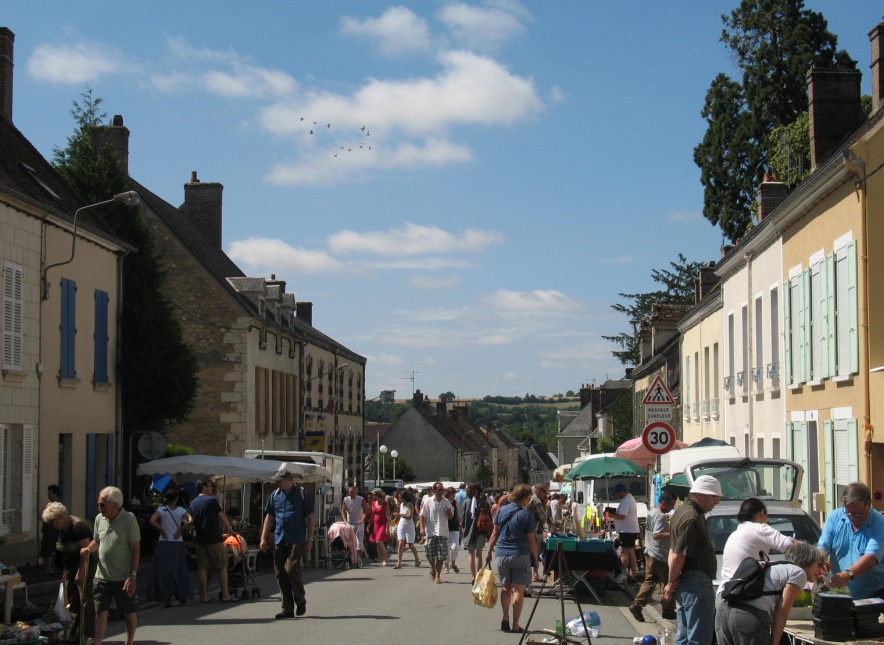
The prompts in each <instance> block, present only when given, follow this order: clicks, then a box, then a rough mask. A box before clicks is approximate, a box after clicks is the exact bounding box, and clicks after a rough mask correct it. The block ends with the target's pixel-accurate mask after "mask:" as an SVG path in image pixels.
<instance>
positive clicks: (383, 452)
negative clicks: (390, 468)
mask: <svg viewBox="0 0 884 645" xmlns="http://www.w3.org/2000/svg"><path fill="white" fill-rule="evenodd" d="M378 450H380V451H381V455H382V456H381V459H382V460H383V461H381V476H380V477H378V481H377V484H378V486H380V482H381V480H382V479H383V478H384V473H385V472H387V446H381V447H380V448H378Z"/></svg>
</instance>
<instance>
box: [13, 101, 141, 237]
mask: <svg viewBox="0 0 884 645" xmlns="http://www.w3.org/2000/svg"><path fill="white" fill-rule="evenodd" d="M0 191H2V192H4V193H6V194H8V195H10V196H11V197H15V198H17V199H20V200H22V201H24V202H28V203H30V204H32V205H33V206H35V207H38V208H40V209H42V210H44V211H46V212H48V213H52V214H53V215H55V216H57V217H59V218H61V219H65V220H67V221H68V222H71V223H73V221H74V213H75V212H76V210H77V209H78V208H80V207H81V206H85V205H86V204H85V202H84V201H83V198H81V197H80V196H79V195H78V194H77V193H76V192H75V191H74V190H73V189H72V188H71V187H70V186H69V185H68V184H67V182H66V181H65V180H64V178H63V177H62V176H61V175H60V174H59V172H58V171H57V170H56V169H55V168H54V167H53V166H52V164H50V163H49V162H48V161H47V160H46V159H45V158H44V157H43V155H41V154H40V153H39V152H38V151H37V149H36V148H35V147H34V146H33V145H32V144H31V142H30V141H28V140H27V139H26V138H25V136H24V135H23V134H22V133H21V132H20V131H19V130H18V128H16V127H15V126H14V125H13V124H12V123H11V122H10V121H9V120H7V119H5V118H3V117H0ZM111 197H112V195H108V199H110V198H111ZM96 215H97V213H96V210H95V209H91V210H87V211H83V213H82V214H81V215H80V217H79V218H77V226H78V227H82V228H84V229H86V230H89V231H90V232H92V233H97V234H99V235H101V236H103V237H105V238H107V239H108V240H110V241H112V242H113V243H114V244H117V245H119V246H121V247H124V248H132V247H131V246H129V245H127V244H125V243H124V242H122V241H121V240H120V239H119V238H117V237H116V236H114V235H113V234H112V233H111V232H110V231H109V230H108V229H107V228H106V227H105V226H104V225H103V224H102V223H101V221H100V220H99V219H98V218H97V216H96Z"/></svg>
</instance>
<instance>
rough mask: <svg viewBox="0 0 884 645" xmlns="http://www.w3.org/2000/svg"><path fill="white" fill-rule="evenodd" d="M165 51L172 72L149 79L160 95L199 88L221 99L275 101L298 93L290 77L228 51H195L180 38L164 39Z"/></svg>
mask: <svg viewBox="0 0 884 645" xmlns="http://www.w3.org/2000/svg"><path fill="white" fill-rule="evenodd" d="M166 48H167V51H168V53H169V56H170V58H171V64H172V65H173V66H174V67H175V68H176V69H175V70H173V71H167V72H161V73H155V74H153V75H152V76H151V77H150V81H151V83H152V84H153V86H154V87H156V88H157V89H159V90H161V91H164V92H172V91H180V90H190V89H193V88H194V87H200V88H202V89H204V90H205V91H207V92H209V93H210V94H215V95H218V96H222V97H225V98H247V99H265V98H272V99H275V100H279V99H281V98H284V97H288V96H291V95H292V94H294V93H295V92H296V91H297V89H298V84H297V82H296V81H295V79H294V78H292V76H291V75H290V74H288V73H286V72H284V71H281V70H278V69H269V68H264V67H260V66H258V65H255V64H253V63H252V62H250V61H249V60H248V59H247V58H246V57H244V56H241V55H240V54H239V53H237V52H236V51H235V50H232V49H231V50H229V51H218V50H213V49H208V48H205V47H203V48H199V47H195V46H193V45H191V44H190V43H189V42H188V41H186V40H185V39H183V38H180V37H170V38H167V39H166Z"/></svg>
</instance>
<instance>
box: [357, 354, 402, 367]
mask: <svg viewBox="0 0 884 645" xmlns="http://www.w3.org/2000/svg"><path fill="white" fill-rule="evenodd" d="M366 358H367V359H368V362H369V364H371V365H402V364H404V363H405V361H404V360H403V359H402V357H401V356H394V355H392V354H374V355H371V356H367V357H366Z"/></svg>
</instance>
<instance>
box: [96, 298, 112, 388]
mask: <svg viewBox="0 0 884 645" xmlns="http://www.w3.org/2000/svg"><path fill="white" fill-rule="evenodd" d="M107 304H108V295H107V292H106V291H101V290H100V289H96V290H95V336H94V339H93V342H94V344H95V345H94V363H95V365H94V368H93V372H92V380H93V381H94V382H95V383H107V382H108V378H107V346H108V341H109V340H110V339H109V337H108V333H107V322H108V318H107Z"/></svg>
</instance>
